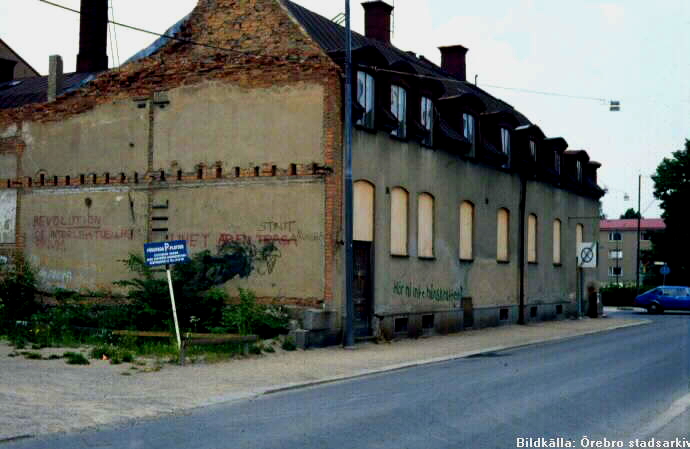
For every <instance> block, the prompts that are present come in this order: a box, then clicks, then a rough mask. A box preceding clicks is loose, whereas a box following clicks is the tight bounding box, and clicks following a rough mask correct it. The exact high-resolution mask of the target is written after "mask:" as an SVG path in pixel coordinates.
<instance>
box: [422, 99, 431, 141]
mask: <svg viewBox="0 0 690 449" xmlns="http://www.w3.org/2000/svg"><path fill="white" fill-rule="evenodd" d="M421 106H422V109H421V111H422V112H421V119H422V126H423V127H424V129H426V130H427V131H428V132H429V134H428V135H427V137H426V138H425V139H424V141H423V142H422V143H423V144H424V145H427V146H431V145H432V144H433V139H432V137H433V130H434V103H432V101H431V98H428V97H422V105H421Z"/></svg>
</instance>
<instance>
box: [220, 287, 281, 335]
mask: <svg viewBox="0 0 690 449" xmlns="http://www.w3.org/2000/svg"><path fill="white" fill-rule="evenodd" d="M239 292H240V297H239V303H238V304H233V305H230V306H228V307H226V308H225V311H224V312H223V322H222V325H223V327H225V328H226V330H227V331H228V332H237V333H239V334H241V335H250V334H258V335H260V336H261V337H262V338H270V337H273V336H275V335H277V334H279V333H282V332H284V331H285V330H286V329H287V325H288V321H289V318H288V315H287V313H286V312H285V309H284V308H283V307H281V306H275V305H268V306H267V305H263V304H258V303H257V302H256V295H255V294H254V292H252V291H251V290H247V289H244V288H240V289H239Z"/></svg>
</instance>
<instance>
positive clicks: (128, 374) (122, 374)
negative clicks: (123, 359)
mask: <svg viewBox="0 0 690 449" xmlns="http://www.w3.org/2000/svg"><path fill="white" fill-rule="evenodd" d="M120 375H121V376H131V375H132V373H130V372H129V371H123V372H121V373H120Z"/></svg>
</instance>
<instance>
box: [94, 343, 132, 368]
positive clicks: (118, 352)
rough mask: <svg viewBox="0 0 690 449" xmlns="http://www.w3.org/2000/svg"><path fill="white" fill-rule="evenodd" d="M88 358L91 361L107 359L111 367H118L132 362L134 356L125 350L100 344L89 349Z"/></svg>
mask: <svg viewBox="0 0 690 449" xmlns="http://www.w3.org/2000/svg"><path fill="white" fill-rule="evenodd" d="M89 357H91V358H92V359H97V360H101V359H104V358H105V359H109V360H110V363H111V364H113V365H119V364H120V363H122V362H126V363H130V362H132V361H133V360H134V354H133V353H132V352H131V351H128V350H127V349H124V348H121V347H119V346H115V345H111V344H100V345H98V346H96V347H94V348H92V349H91V351H90V352H89Z"/></svg>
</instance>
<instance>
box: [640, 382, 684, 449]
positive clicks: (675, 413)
mask: <svg viewBox="0 0 690 449" xmlns="http://www.w3.org/2000/svg"><path fill="white" fill-rule="evenodd" d="M688 409H690V393H688V394H686V395H685V396H682V397H681V398H680V399H677V400H676V401H674V402H673V403H672V404H671V406H670V407H669V408H668V409H667V410H666V411H665V412H663V413H662V414H660V415H659V416H657V417H656V419H654V421H652V422H651V423H649V424H647V425H646V426H645V427H643V428H642V430H641V431H640V432H639V434H638V435H637V436H636V437H637V438H641V439H644V438H647V437H650V436H652V435H653V434H655V433H656V432H658V431H659V430H661V429H662V428H663V427H664V426H666V425H667V424H668V423H670V422H671V421H673V420H674V419H676V418H677V417H679V416H680V415H682V414H683V413H685V412H686V410H688Z"/></svg>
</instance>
